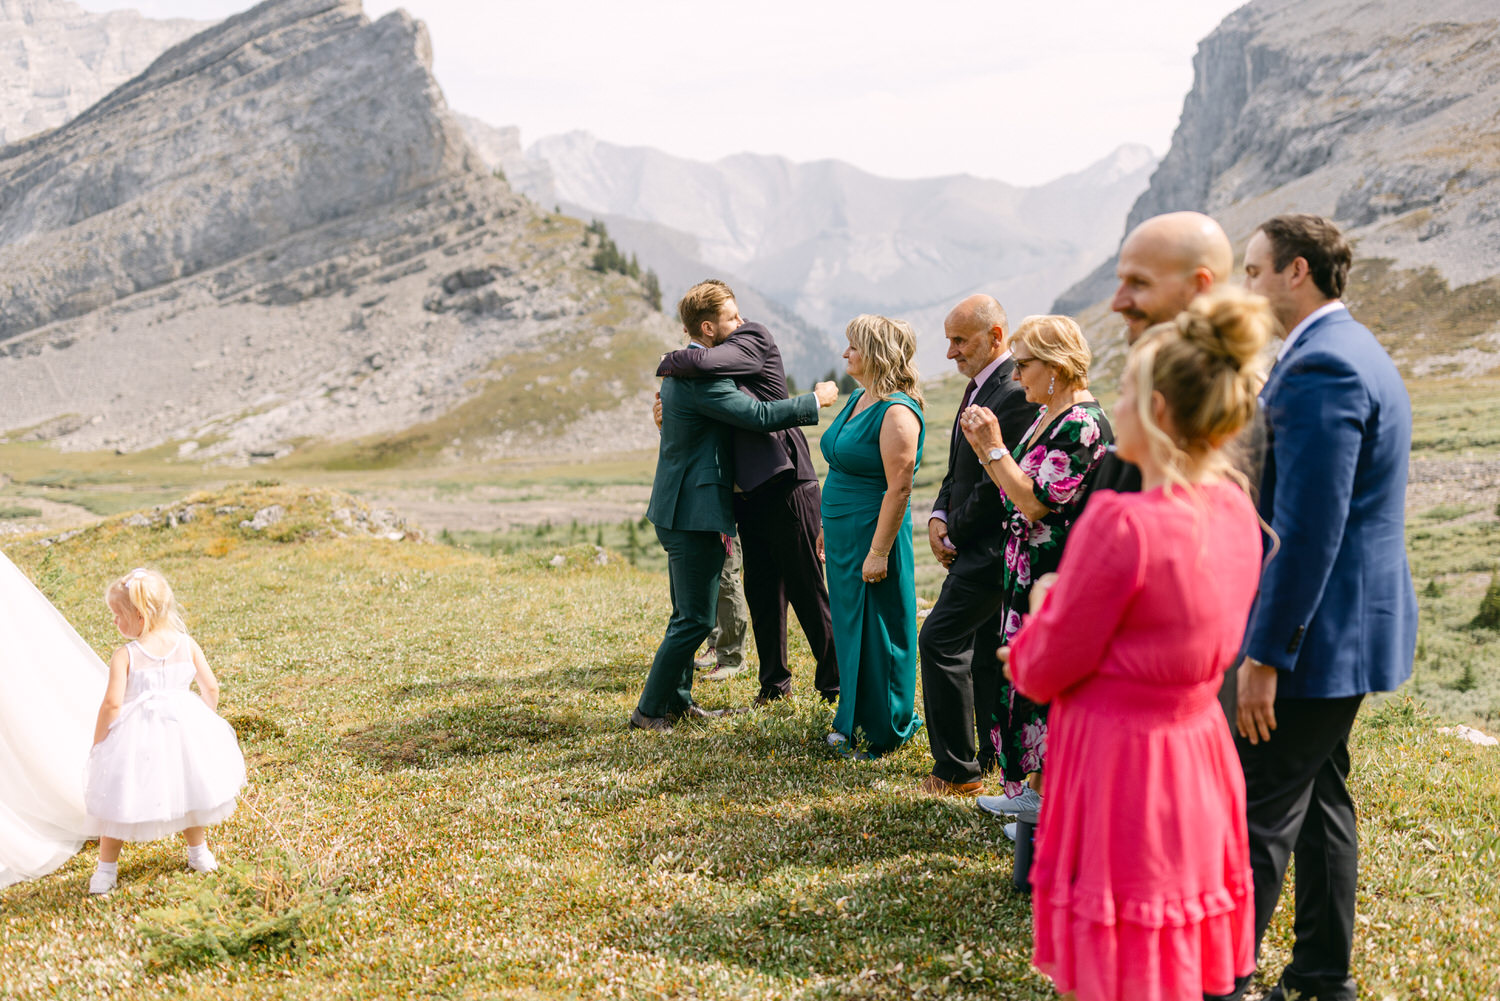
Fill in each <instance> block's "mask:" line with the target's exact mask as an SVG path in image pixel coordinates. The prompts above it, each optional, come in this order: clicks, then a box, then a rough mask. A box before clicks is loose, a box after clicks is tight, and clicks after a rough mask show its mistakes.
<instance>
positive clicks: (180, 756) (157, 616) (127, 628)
mask: <svg viewBox="0 0 1500 1001" xmlns="http://www.w3.org/2000/svg"><path fill="white" fill-rule="evenodd" d="M104 600H105V603H106V604H107V605H108V606H109V610H110V611H111V612H113V613H114V617H115V628H116V629H118V630H119V631H120V635H121V636H124V637H125V638H126V639H128V640H130V642H129V643H127V644H126V645H125V646H122V647H120V649H118V650H116V651H115V652H114V655H113V656H112V657H110V660H109V684H108V687H107V689H106V690H105V693H104V702H103V703H102V704H101V705H100V706H99V719H98V722H97V723H95V725H94V748H93V751H92V752H90V754H89V761H88V771H87V776H86V778H85V782H84V792H83V800H84V805H85V806H86V807H87V809H88V812H89V820H90V823H91V825H92V829H94V830H97V831H98V832H99V833H100V835H101V837H100V839H99V865H98V868H96V869H95V870H94V875H93V877H92V878H91V879H90V880H89V892H90V893H108V892H109V891H110V890H113V889H114V888H115V880H116V873H117V864H118V861H119V858H120V845H121V843H122V842H125V841H154V840H156V839H157V838H164V837H166V836H168V835H170V834H175V833H176V832H178V831H182V832H183V834H184V836H185V837H186V838H187V844H188V866H189V867H191V868H192V869H194V870H196V871H198V872H209V871H211V870H213V869H216V868H217V867H218V863H217V862H216V861H215V860H214V856H213V853H212V852H211V851H209V850H208V841H207V840H206V838H205V836H204V832H203V828H205V827H207V826H208V825H210V824H216V823H218V822H219V821H221V820H223V819H224V818H225V817H228V816H229V815H230V814H231V813H233V812H234V804H235V797H236V796H237V795H238V794H239V791H240V789H241V788H242V787H243V786H244V784H245V759H244V757H242V756H241V754H240V747H239V743H238V741H236V739H235V736H234V729H233V728H232V727H231V726H230V725H229V724H228V723H226V722H224V720H223V719H221V718H220V717H219V716H218V714H217V713H215V711H214V710H215V709H216V708H217V707H218V704H219V682H218V680H217V679H216V678H215V677H214V673H213V671H211V670H209V667H208V661H207V660H205V659H204V657H203V651H202V649H201V648H199V646H198V644H197V643H196V642H195V641H194V640H193V638H192V637H191V636H189V635H188V634H187V631H186V628H185V627H184V626H183V623H182V616H181V615H180V614H179V613H178V610H177V603H176V600H175V599H174V598H173V596H172V588H171V586H170V585H168V584H167V581H166V578H164V577H163V576H162V575H161V574H159V573H157V572H155V571H154V570H145V569H137V570H132V571H131V572H130V573H128V574H126V575H125V576H124V577H121V578H120V579H119V580H117V581H115V582H114V583H113V584H111V585H110V586H109V588H108V589H107V590H106V591H105V593H104ZM194 680H196V681H197V682H198V693H199V694H198V695H196V696H195V695H194V694H193V693H192V692H191V691H190V690H189V688H188V686H189V685H190V684H191V683H192V682H193V681H194Z"/></svg>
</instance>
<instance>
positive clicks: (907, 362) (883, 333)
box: [844, 313, 927, 409]
mask: <svg viewBox="0 0 1500 1001" xmlns="http://www.w3.org/2000/svg"><path fill="white" fill-rule="evenodd" d="M844 333H845V334H846V335H847V336H848V338H849V343H850V344H853V345H854V349H855V350H856V351H858V352H859V353H860V354H862V355H864V358H865V378H866V380H867V381H868V382H869V383H870V392H871V393H873V394H874V396H875V398H876V399H877V400H888V399H890V398H891V394H892V393H905V394H906V395H907V396H910V397H911V398H912V399H913V400H916V401H917V406H919V407H922V408H924V409H925V408H926V406H927V403H926V401H924V400H923V399H922V392H921V390H919V389H917V366H916V365H915V364H914V362H913V359H915V358H916V356H917V334H916V331H914V330H912V329H911V324H909V323H907V322H906V321H905V320H892V319H890V318H888V317H884V316H875V315H873V314H871V313H861V314H860V315H859V316H856V317H855V318H854V319H852V320H850V321H849V326H847V327H845V328H844Z"/></svg>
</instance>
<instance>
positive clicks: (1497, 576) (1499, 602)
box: [1469, 572, 1500, 629]
mask: <svg viewBox="0 0 1500 1001" xmlns="http://www.w3.org/2000/svg"><path fill="white" fill-rule="evenodd" d="M1469 625H1470V626H1471V627H1472V628H1474V629H1500V572H1497V573H1492V574H1490V586H1489V589H1488V590H1486V591H1485V592H1484V597H1483V598H1481V599H1480V601H1479V614H1478V615H1476V616H1474V621H1472V622H1470V623H1469Z"/></svg>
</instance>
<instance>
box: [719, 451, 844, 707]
mask: <svg viewBox="0 0 1500 1001" xmlns="http://www.w3.org/2000/svg"><path fill="white" fill-rule="evenodd" d="M821 502H822V495H821V492H820V491H819V489H818V484H817V481H815V480H804V481H800V482H799V481H797V480H794V479H792V478H791V477H790V476H789V475H788V476H781V477H777V478H776V479H773V480H771V481H770V482H769V483H766V484H764V485H762V486H759V487H756V488H755V489H754V490H752V491H750V492H749V493H747V494H736V495H735V498H734V515H735V521H736V522H738V524H739V529H740V544H741V546H742V547H743V548H744V551H745V603H746V604H747V605H749V606H750V626H751V629H752V630H753V631H754V633H755V648H756V650H757V651H758V652H759V654H760V694H761V695H764V696H769V697H771V698H776V697H777V696H780V695H786V694H788V693H789V692H791V690H792V672H791V668H790V667H789V666H788V664H787V654H786V607H787V603H788V602H790V603H791V606H792V608H793V609H794V610H795V611H796V613H797V621H798V622H800V623H801V624H802V632H803V633H805V634H806V636H807V645H808V647H810V648H811V649H812V655H813V660H814V662H815V663H816V665H817V666H816V668H815V669H814V672H813V685H814V687H816V688H817V690H818V692H819V694H821V695H822V696H823V697H824V698H826V699H829V700H832V699H836V698H838V694H839V664H838V658H837V656H835V655H834V652H833V619H832V617H831V616H830V614H829V611H828V584H827V583H826V582H825V580H824V578H823V564H822V563H821V562H820V561H819V560H818V532H819V531H820V530H821V527H822V522H823V515H822V511H821Z"/></svg>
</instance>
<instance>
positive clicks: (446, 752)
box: [0, 485, 1500, 999]
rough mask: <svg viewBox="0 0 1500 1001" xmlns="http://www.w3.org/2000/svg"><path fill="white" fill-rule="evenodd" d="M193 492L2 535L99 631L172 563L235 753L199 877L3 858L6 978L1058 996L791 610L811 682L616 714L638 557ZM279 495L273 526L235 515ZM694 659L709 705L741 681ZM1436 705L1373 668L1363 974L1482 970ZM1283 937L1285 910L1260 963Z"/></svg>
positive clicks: (170, 866)
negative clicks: (145, 568) (857, 738)
mask: <svg viewBox="0 0 1500 1001" xmlns="http://www.w3.org/2000/svg"><path fill="white" fill-rule="evenodd" d="M190 500H191V501H192V502H194V503H196V504H197V505H198V506H197V507H196V508H195V513H196V514H197V517H195V518H194V520H192V521H189V522H186V523H182V522H181V519H180V518H179V519H176V520H177V521H178V522H179V523H178V524H177V525H175V526H174V525H172V520H173V519H170V518H167V517H166V514H167V513H169V512H163V513H162V514H161V515H160V516H159V517H157V518H156V519H155V520H154V523H148V524H146V525H139V524H137V525H131V524H128V523H127V521H126V519H123V518H117V519H114V520H111V521H108V522H105V523H103V524H101V525H97V526H95V527H93V528H90V529H88V530H86V531H84V532H83V533H82V534H79V535H77V536H74V537H72V538H69V539H67V540H64V541H62V542H60V543H58V544H56V545H53V546H50V547H41V546H37V545H35V544H34V543H32V542H30V541H20V542H12V543H9V544H8V545H7V546H6V551H7V553H8V554H9V555H10V556H11V557H12V559H14V560H15V561H16V562H17V563H18V564H19V565H21V566H22V567H23V568H24V569H25V570H26V571H27V572H28V573H30V574H31V575H32V577H33V579H35V580H37V581H38V582H39V583H40V584H41V585H42V587H43V588H44V589H45V590H46V591H47V593H48V594H49V595H50V596H51V597H52V598H53V600H54V601H56V603H57V604H58V606H59V607H60V608H61V609H62V610H63V612H64V613H65V614H66V615H68V617H69V618H70V619H71V620H72V621H74V622H75V623H77V624H78V625H79V627H80V629H81V630H82V631H83V632H84V634H85V636H86V637H87V638H88V639H89V640H90V642H91V643H93V644H94V645H95V646H96V647H97V648H98V649H100V650H106V649H108V648H110V647H111V646H112V645H113V644H114V643H115V642H116V640H115V638H114V637H113V636H111V635H110V630H109V622H108V618H107V615H106V614H105V612H104V610H103V608H102V607H101V606H100V604H99V599H98V595H99V589H100V587H101V586H102V583H103V582H104V581H105V580H107V579H108V578H109V577H110V576H111V575H113V574H116V573H119V572H121V571H122V570H124V569H128V568H129V567H131V566H135V565H137V564H141V563H149V564H152V565H155V566H157V567H159V568H161V569H162V570H163V571H164V572H165V573H166V574H167V575H168V577H169V578H170V579H172V580H173V582H174V583H175V585H176V586H177V588H178V590H179V592H180V593H181V595H182V596H183V599H184V601H185V603H186V605H187V607H188V612H189V614H190V618H191V623H192V626H193V630H194V633H195V635H196V636H197V637H198V639H199V640H200V641H201V642H202V644H203V646H204V647H205V649H206V650H207V651H208V653H209V656H210V658H211V659H212V661H213V663H214V664H215V667H216V669H217V671H218V672H219V675H220V677H221V680H222V681H223V684H224V692H225V694H224V702H223V707H222V711H223V713H224V715H225V716H226V717H228V718H229V719H230V720H231V721H232V722H233V723H234V725H235V727H236V729H237V730H238V732H239V733H240V735H241V740H242V744H243V746H244V748H245V751H246V756H247V759H248V761H249V763H250V766H251V774H252V784H251V786H250V788H249V789H248V791H247V793H246V795H245V798H244V801H243V804H242V806H241V808H240V810H239V811H238V812H237V813H236V814H235V816H234V817H233V818H232V819H231V820H230V821H228V822H226V823H225V824H224V825H222V826H221V827H220V828H218V829H216V830H215V831H214V832H213V834H212V837H213V838H214V841H215V844H216V848H217V850H218V852H219V855H220V858H221V859H222V860H224V862H225V863H226V866H225V869H224V870H223V871H222V872H221V873H219V874H216V875H213V876H208V877H199V876H195V875H192V874H190V873H189V872H187V870H186V869H185V867H184V866H183V864H182V852H181V848H180V846H179V845H176V844H172V843H167V842H163V843H158V844H153V845H149V846H142V847H136V848H133V849H127V852H126V854H125V856H124V858H123V862H122V866H121V886H120V889H119V890H118V891H117V892H116V893H115V894H113V895H111V896H109V897H108V898H105V899H102V900H91V899H86V898H85V896H84V885H85V882H86V879H87V874H88V872H89V869H90V866H91V864H92V859H91V857H89V853H85V855H84V856H80V857H79V858H78V859H75V860H74V861H73V862H71V863H69V864H68V865H67V866H65V867H64V868H63V870H61V871H60V872H59V873H57V874H54V875H52V876H50V877H48V878H46V879H43V880H40V881H38V882H35V883H30V884H23V885H19V886H15V887H11V888H8V889H6V890H5V891H0V908H3V910H4V912H5V920H4V924H3V925H0V935H3V940H4V949H3V951H0V983H4V984H5V985H6V987H5V992H4V993H5V994H6V996H7V997H15V998H26V999H30V998H53V997H67V998H82V997H102V996H105V995H107V994H112V993H117V992H121V991H128V992H130V993H131V994H132V996H150V997H180V998H231V997H233V998H283V997H293V998H349V997H353V998H375V997H399V996H414V997H441V998H500V997H505V998H538V997H548V998H551V997H559V998H561V997H619V998H639V997H680V998H686V997H700V998H733V997H745V996H753V997H763V998H865V999H874V998H892V999H894V998H902V999H905V998H910V997H918V996H921V997H927V996H942V997H950V998H1002V999H1010V998H1046V997H1050V996H1051V993H1050V990H1049V988H1048V987H1047V985H1046V984H1045V983H1044V981H1043V980H1042V979H1041V978H1040V977H1039V976H1038V975H1037V974H1035V973H1034V972H1032V971H1031V970H1030V968H1029V963H1028V957H1029V917H1028V908H1027V905H1026V903H1025V901H1024V900H1023V899H1022V898H1019V897H1017V896H1016V895H1014V894H1013V893H1012V892H1011V890H1010V889H1009V886H1008V884H1009V876H1010V868H1011V853H1010V848H1009V846H1008V844H1007V843H1006V842H1005V841H1004V839H1003V837H1001V835H1000V832H999V829H998V826H997V825H995V824H993V823H991V822H989V821H988V820H986V819H985V818H983V817H981V816H979V815H977V814H976V812H975V811H974V809H973V807H972V805H970V804H964V803H948V802H934V801H931V800H927V799H922V798H918V797H916V796H914V795H912V794H911V792H910V790H911V787H912V785H913V784H914V783H915V782H916V781H917V779H918V778H919V777H920V776H921V775H922V774H924V773H925V772H926V770H927V768H926V766H927V764H928V758H927V751H926V743H925V739H924V738H919V739H918V740H916V741H914V742H913V744H912V745H911V746H909V747H908V748H906V749H904V750H903V751H902V752H901V753H898V754H896V755H894V756H892V757H890V758H888V759H885V760H882V761H879V762H849V761H844V760H838V759H834V758H832V757H830V756H829V755H828V754H827V753H826V752H825V750H824V748H823V747H822V744H821V739H822V736H823V734H824V733H825V732H826V729H827V724H828V711H827V710H826V709H824V708H823V707H821V706H820V705H818V704H817V702H816V700H815V699H813V698H811V697H808V696H810V689H809V688H808V676H809V674H810V668H811V665H810V660H809V658H808V655H807V652H806V649H805V647H804V646H803V645H802V644H801V642H800V638H799V637H797V636H796V635H795V631H794V638H793V657H794V666H795V669H796V671H797V674H798V681H799V691H800V692H801V693H802V695H803V696H804V697H802V698H800V699H798V700H796V701H794V702H793V703H791V704H790V705H787V706H785V707H783V708H779V709H776V710H774V711H761V712H756V713H752V714H749V715H745V716H741V717H737V718H736V719H734V721H732V722H729V723H725V724H717V725H713V726H704V727H695V726H684V727H682V728H681V729H680V730H679V732H677V733H674V734H673V735H671V736H670V737H666V738H661V737H657V736H655V735H648V734H643V733H633V732H629V731H627V730H626V728H625V725H624V723H625V717H626V714H627V713H628V711H629V709H630V707H631V706H632V704H633V702H634V699H635V696H636V695H637V692H638V686H639V684H640V680H641V678H642V676H643V674H644V670H645V666H646V664H647V662H648V660H649V658H650V656H651V653H652V651H653V649H654V647H655V643H656V641H657V639H658V636H659V631H660V628H661V626H662V625H663V623H664V622H665V619H666V615H667V611H668V606H667V597H666V593H665V588H664V586H663V582H662V578H661V577H660V575H659V574H657V573H654V572H649V571H646V570H643V569H638V568H633V567H631V566H630V565H629V564H628V563H626V562H625V561H624V560H623V559H622V558H620V557H618V556H615V555H610V554H606V556H605V559H604V562H602V563H600V562H598V561H597V555H598V554H597V552H596V550H595V549H594V547H593V546H592V545H589V544H586V543H584V544H578V545H575V546H572V547H569V548H563V549H555V548H548V547H546V546H539V547H537V548H535V549H533V550H532V551H529V552H516V553H510V554H503V553H502V554H501V555H499V556H496V557H489V556H486V555H483V554H480V553H475V552H470V551H464V550H461V549H456V548H453V547H450V546H444V545H438V544H428V543H421V542H415V541H411V540H409V539H408V540H403V541H399V542H392V541H388V540H386V539H382V538H374V537H369V536H361V535H356V536H352V537H348V538H339V537H337V533H340V532H343V533H345V534H347V533H348V525H347V524H346V520H347V519H341V518H339V517H338V516H336V515H335V513H334V512H335V509H337V508H349V507H350V506H351V505H352V504H353V502H351V501H350V500H348V499H347V498H344V497H342V496H341V495H338V494H331V493H329V492H327V491H323V490H315V489H309V488H304V487H297V486H281V487H266V486H250V485H242V486H236V487H232V488H229V489H226V490H223V491H220V492H216V493H214V494H205V495H200V496H197V497H193V498H190ZM273 503H276V504H281V505H282V506H283V507H284V508H286V510H287V516H286V517H285V519H284V520H283V521H282V522H281V523H279V524H278V525H277V526H274V527H273V529H271V530H268V531H267V532H265V533H258V532H254V531H251V530H249V529H243V528H240V527H239V522H240V521H241V520H244V519H245V518H246V517H247V516H248V515H249V514H250V513H251V512H253V511H255V510H258V509H260V508H263V507H266V506H268V505H270V504H273ZM227 508H235V509H237V510H226V511H224V512H223V513H215V512H217V511H218V510H220V509H227ZM174 510H177V508H174ZM136 520H137V521H139V520H141V519H136ZM147 520H148V521H151V519H147ZM268 535H269V536H273V537H270V538H268V537H267V536H268ZM558 555H561V556H562V557H563V559H562V560H561V561H560V562H561V563H562V565H561V566H556V567H554V566H552V565H550V564H551V562H552V561H553V558H554V557H555V556H558ZM703 687H704V691H703V692H702V693H701V697H702V698H703V699H704V701H705V702H707V703H708V704H711V705H712V704H725V703H738V704H744V703H747V702H748V701H749V699H750V697H751V695H752V694H753V682H751V681H749V680H746V679H743V678H741V679H735V680H734V681H731V682H729V683H727V684H725V685H721V686H709V685H706V684H705V685H704V686H703ZM1437 725H1438V721H1437V720H1436V719H1435V718H1433V717H1432V716H1430V715H1428V714H1427V712H1426V711H1425V710H1423V709H1422V708H1421V707H1420V705H1418V704H1416V703H1413V702H1410V701H1408V700H1395V701H1391V702H1388V703H1386V704H1385V705H1383V706H1381V707H1378V708H1376V707H1372V708H1371V709H1369V710H1367V712H1366V713H1365V714H1364V715H1363V717H1362V718H1361V721H1360V723H1359V725H1358V728H1357V731H1356V735H1355V741H1354V754H1355V756H1356V759H1357V760H1356V764H1355V770H1356V776H1357V782H1356V792H1355V794H1356V797H1357V799H1358V800H1359V802H1360V803H1361V805H1362V809H1363V812H1362V815H1361V825H1362V831H1361V834H1362V838H1363V843H1364V845H1365V868H1364V880H1363V883H1362V889H1361V901H1360V909H1361V926H1360V936H1359V940H1358V943H1359V944H1358V953H1357V955H1356V963H1357V965H1358V969H1359V972H1360V976H1361V978H1362V981H1363V985H1364V987H1365V989H1366V991H1367V994H1368V996H1370V997H1376V998H1385V997H1400V998H1412V997H1431V998H1489V997H1493V996H1495V994H1496V993H1497V992H1500V946H1496V945H1495V943H1494V942H1493V937H1492V936H1488V935H1486V934H1484V933H1482V929H1484V928H1487V927H1491V926H1493V924H1494V922H1495V920H1496V905H1497V903H1500V890H1497V885H1496V882H1495V880H1494V879H1493V876H1492V872H1493V870H1494V867H1495V866H1496V865H1497V864H1500V857H1497V855H1500V835H1497V834H1496V831H1497V830H1500V755H1497V754H1496V752H1495V751H1493V750H1486V749H1479V748H1474V747H1472V746H1470V745H1467V744H1463V743H1459V742H1456V741H1454V740H1453V739H1452V738H1450V737H1446V736H1443V735H1439V734H1437V733H1436V732H1435V727H1436V726H1437ZM1288 941H1289V923H1288V922H1287V921H1286V920H1285V918H1284V916H1283V917H1282V918H1281V919H1278V921H1277V923H1276V924H1275V926H1274V927H1273V931H1272V934H1271V938H1270V940H1269V942H1268V956H1267V965H1268V966H1271V967H1276V966H1277V965H1278V964H1279V963H1280V962H1282V961H1284V960H1285V958H1286V951H1287V947H1288Z"/></svg>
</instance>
